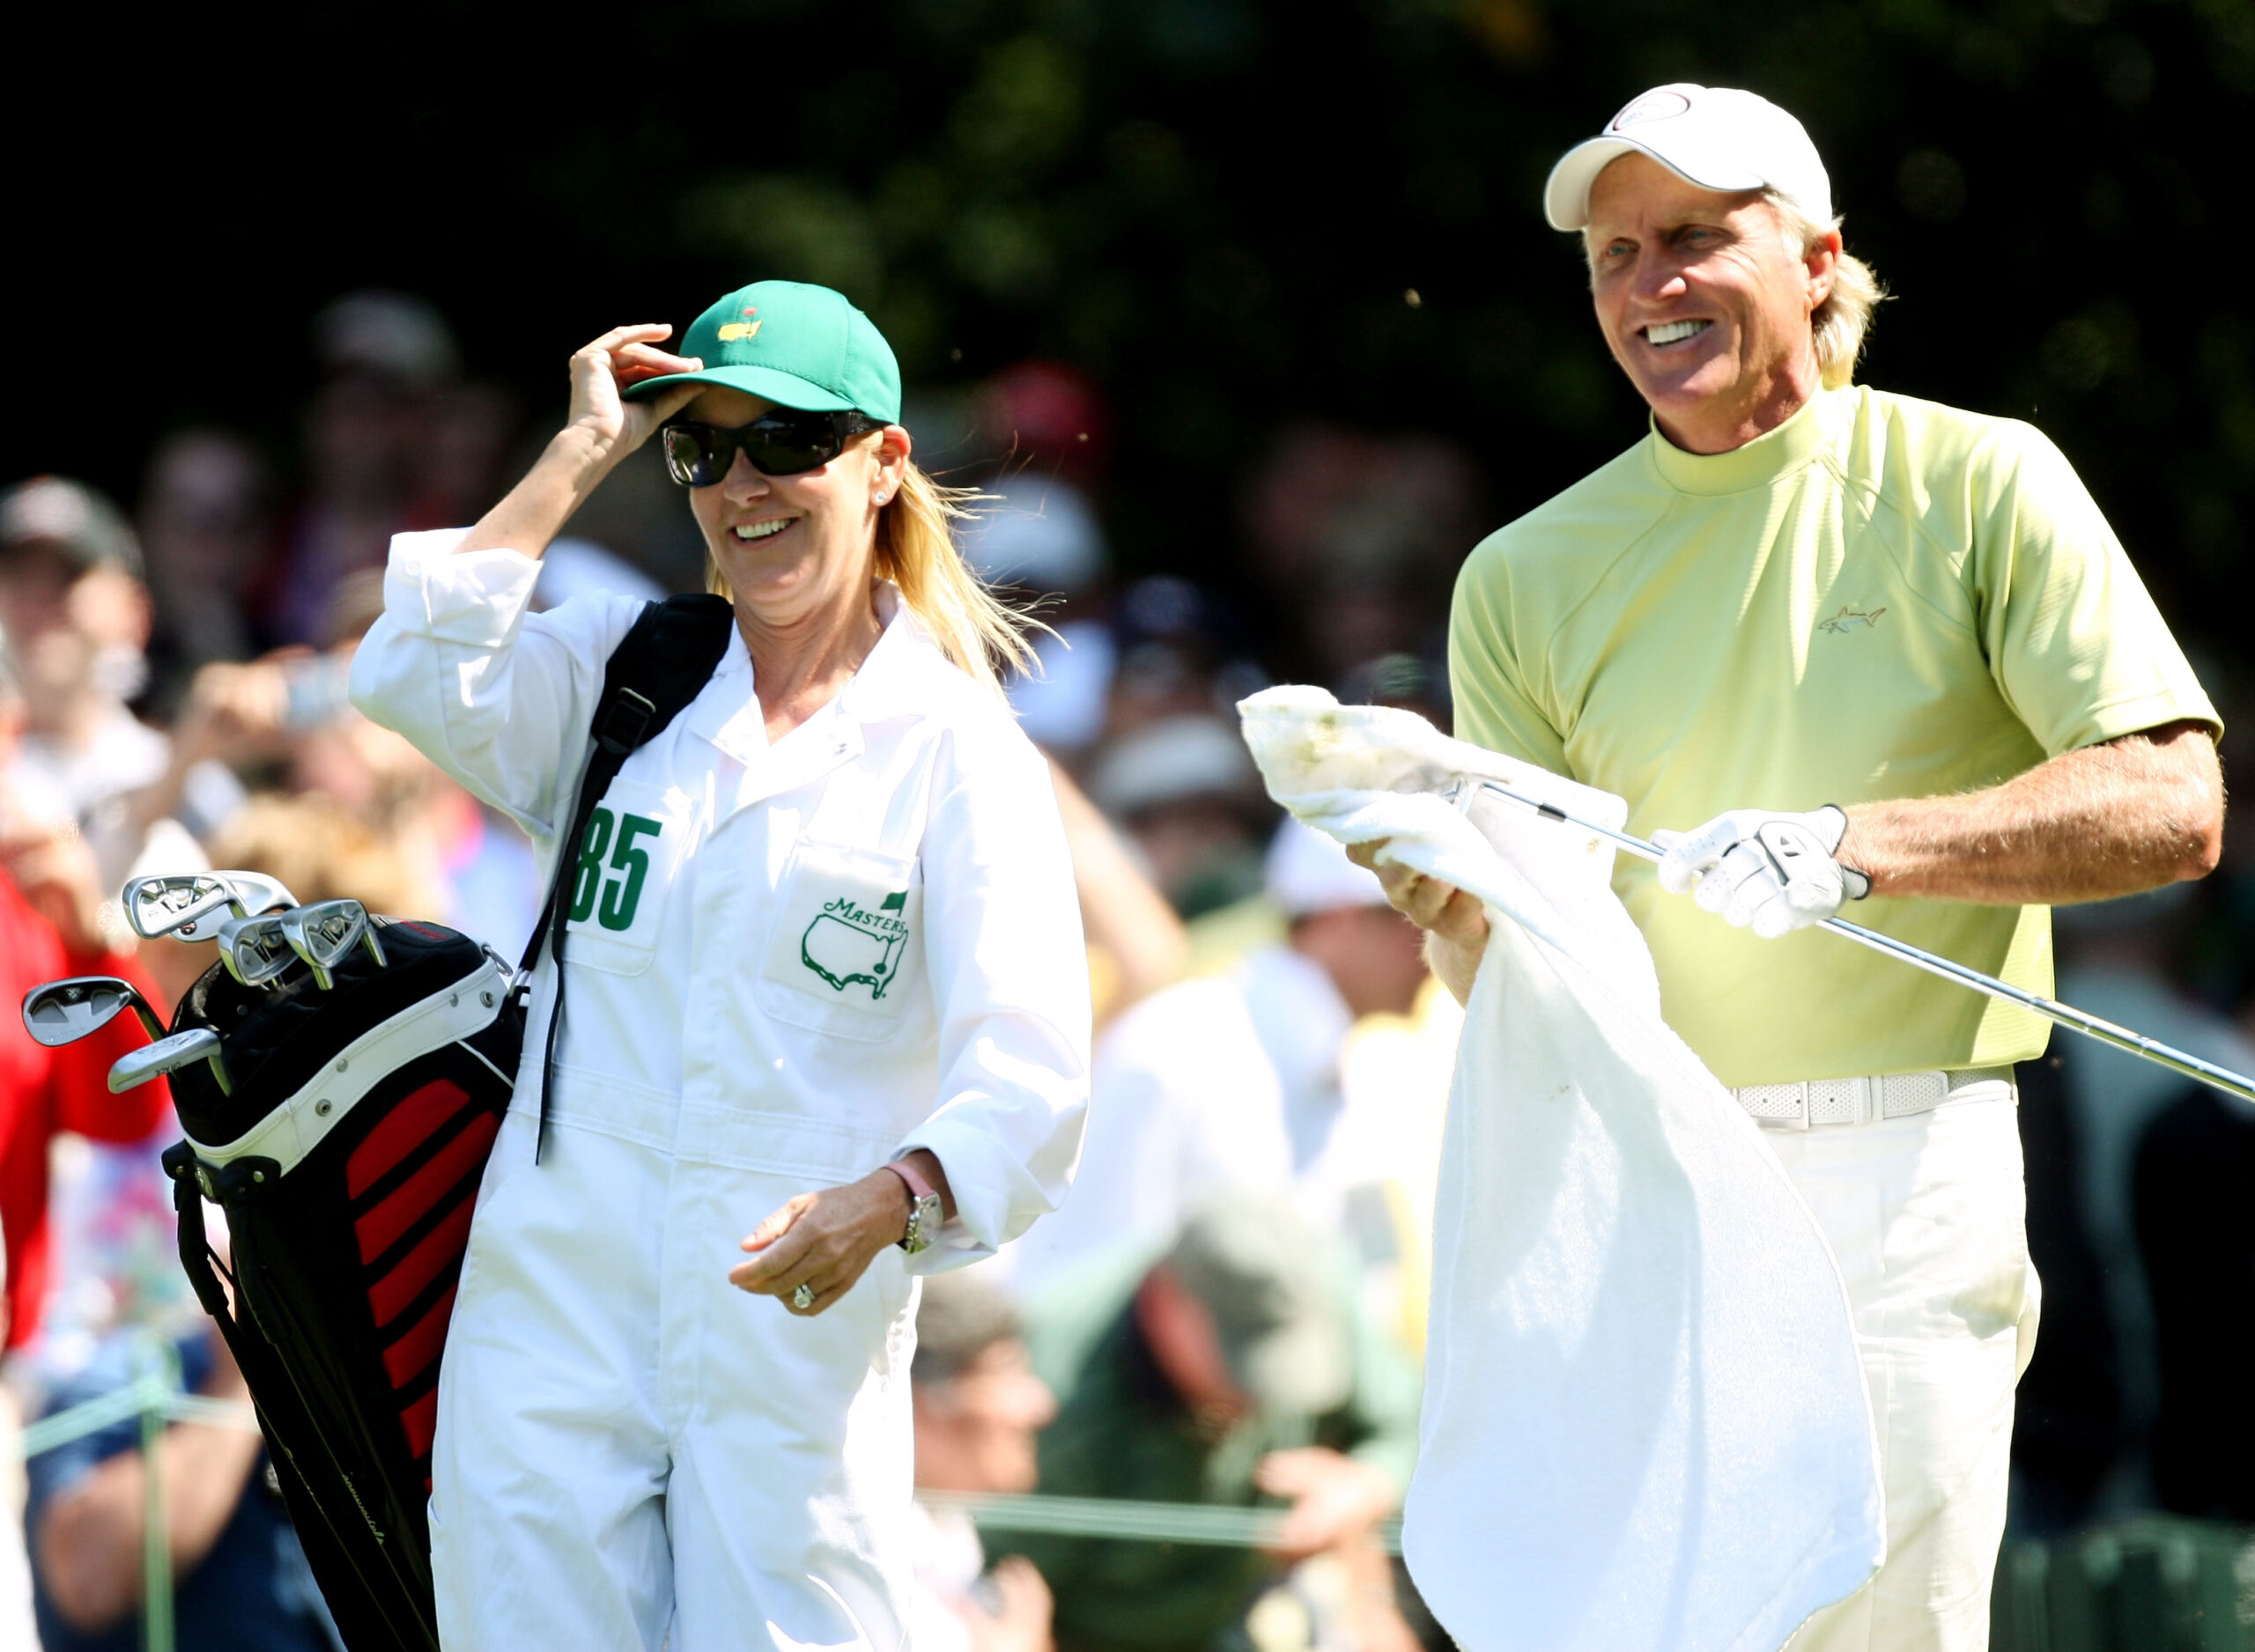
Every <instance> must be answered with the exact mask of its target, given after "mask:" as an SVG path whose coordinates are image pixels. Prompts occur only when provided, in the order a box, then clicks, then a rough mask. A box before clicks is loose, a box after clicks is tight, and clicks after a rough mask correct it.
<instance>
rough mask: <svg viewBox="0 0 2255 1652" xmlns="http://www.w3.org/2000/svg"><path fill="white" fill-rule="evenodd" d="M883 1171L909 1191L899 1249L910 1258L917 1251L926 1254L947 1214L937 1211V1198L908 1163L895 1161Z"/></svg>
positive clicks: (930, 1187)
mask: <svg viewBox="0 0 2255 1652" xmlns="http://www.w3.org/2000/svg"><path fill="white" fill-rule="evenodd" d="M884 1168H885V1169H888V1170H890V1171H891V1172H892V1173H893V1174H894V1175H895V1176H898V1177H899V1178H900V1181H901V1185H903V1186H904V1187H906V1189H907V1190H908V1231H907V1232H906V1233H905V1234H903V1235H900V1248H901V1249H902V1250H906V1252H907V1253H908V1254H909V1255H910V1256H912V1257H913V1256H914V1255H915V1254H916V1253H917V1252H918V1251H920V1250H930V1249H931V1248H932V1242H933V1241H934V1240H935V1239H937V1238H938V1237H939V1236H940V1224H941V1223H942V1222H943V1221H946V1220H947V1213H945V1212H944V1211H943V1210H942V1209H941V1208H940V1196H939V1195H938V1194H937V1193H935V1192H934V1191H932V1184H930V1183H929V1182H927V1181H926V1180H925V1179H924V1177H923V1176H922V1175H921V1173H920V1172H919V1171H918V1170H917V1169H916V1167H915V1166H914V1165H913V1164H911V1163H909V1162H908V1161H907V1160H906V1159H895V1160H893V1161H892V1162H891V1163H890V1164H888V1165H886V1166H885V1167H884Z"/></svg>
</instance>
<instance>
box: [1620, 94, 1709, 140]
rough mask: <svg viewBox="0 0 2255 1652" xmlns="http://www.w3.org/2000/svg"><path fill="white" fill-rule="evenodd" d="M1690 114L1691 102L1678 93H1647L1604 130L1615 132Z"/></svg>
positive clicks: (1633, 102) (1632, 103) (1634, 101)
mask: <svg viewBox="0 0 2255 1652" xmlns="http://www.w3.org/2000/svg"><path fill="white" fill-rule="evenodd" d="M1690 112H1691V100H1690V99H1689V98H1687V97H1685V96H1684V95H1683V94H1682V92H1645V94H1644V95H1643V96H1642V97H1640V98H1638V99H1636V100H1633V101H1632V102H1630V104H1629V106H1628V107H1626V108H1624V109H1623V110H1622V111H1621V113H1620V114H1616V115H1615V116H1614V117H1613V118H1612V120H1610V121H1609V122H1607V123H1606V127H1605V129H1606V130H1607V131H1608V132H1617V131H1619V130H1620V129H1622V128H1623V127H1624V126H1637V125H1640V124H1642V123H1643V122H1646V121H1667V120H1672V119H1674V118H1675V116H1677V115H1679V114H1689V113H1690Z"/></svg>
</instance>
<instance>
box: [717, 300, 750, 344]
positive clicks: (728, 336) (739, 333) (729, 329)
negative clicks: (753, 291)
mask: <svg viewBox="0 0 2255 1652" xmlns="http://www.w3.org/2000/svg"><path fill="white" fill-rule="evenodd" d="M743 313H744V314H746V315H757V314H758V313H759V306H758V305H756V304H755V305H751V306H747V307H746V308H745V310H744V311H743ZM758 336H759V323H758V322H757V321H730V322H728V324H727V325H725V326H723V327H722V328H721V343H724V344H733V343H736V340H738V339H740V338H758Z"/></svg>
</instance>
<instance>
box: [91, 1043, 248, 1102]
mask: <svg viewBox="0 0 2255 1652" xmlns="http://www.w3.org/2000/svg"><path fill="white" fill-rule="evenodd" d="M199 1061H208V1062H210V1063H211V1076H212V1077H213V1078H214V1079H216V1080H218V1085H219V1094H220V1095H233V1094H234V1093H235V1083H234V1080H233V1079H231V1078H229V1077H228V1076H227V1064H226V1062H225V1061H224V1060H222V1059H221V1058H220V1057H219V1035H218V1033H215V1032H213V1031H212V1030H211V1029H210V1028H209V1027H191V1028H189V1029H188V1030H187V1031H186V1032H176V1033H174V1034H173V1035H172V1036H170V1037H169V1038H159V1039H158V1040H157V1042H156V1043H154V1044H146V1045H144V1046H143V1047H142V1048H141V1049H138V1050H136V1051H133V1053H132V1054H130V1055H125V1056H120V1057H119V1058H117V1060H116V1061H115V1062H114V1063H113V1064H112V1065H111V1066H110V1070H109V1088H110V1093H111V1094H112V1095H116V1094H117V1093H118V1092H119V1091H121V1090H129V1089H131V1088H133V1087H134V1086H135V1085H137V1084H146V1083H147V1082H148V1081H149V1080H151V1079H153V1078H155V1077H156V1076H157V1075H158V1074H159V1073H174V1072H177V1071H179V1069H181V1067H189V1066H195V1065H196V1063H197V1062H199Z"/></svg>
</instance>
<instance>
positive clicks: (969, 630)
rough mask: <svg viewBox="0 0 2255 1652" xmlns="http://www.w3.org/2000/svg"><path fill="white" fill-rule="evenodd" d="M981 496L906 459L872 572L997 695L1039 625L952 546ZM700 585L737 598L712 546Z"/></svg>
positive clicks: (1029, 657)
mask: <svg viewBox="0 0 2255 1652" xmlns="http://www.w3.org/2000/svg"><path fill="white" fill-rule="evenodd" d="M986 497H987V496H986V495H984V494H982V493H980V491H979V490H978V489H976V488H950V487H944V486H943V485H942V484H940V483H936V482H935V481H933V480H932V478H931V476H929V475H928V474H927V473H926V472H925V471H924V469H923V468H921V467H920V466H919V465H917V464H916V463H915V462H913V461H911V462H910V463H909V465H908V467H907V470H906V474H905V475H903V476H902V477H901V480H900V489H899V490H898V492H896V493H895V494H894V495H893V496H892V498H891V499H890V500H889V501H887V502H886V503H885V505H883V506H882V507H881V508H880V509H879V510H878V512H877V546H876V572H877V576H878V578H880V579H890V580H891V581H892V583H893V584H894V585H896V586H898V587H899V589H900V600H901V601H904V602H906V604H907V605H908V611H909V612H910V613H912V614H913V615H914V616H916V618H917V620H918V622H919V623H921V624H922V625H923V627H924V629H925V630H926V631H929V632H930V633H931V635H932V640H933V641H934V642H935V643H936V644H937V645H939V650H940V652H941V653H943V654H945V655H946V656H947V658H948V660H949V662H950V664H952V665H954V666H955V667H957V668H958V669H960V670H962V671H963V672H965V674H967V675H969V676H970V677H971V678H972V680H973V681H975V682H979V683H980V684H982V685H983V686H985V687H986V688H988V689H991V690H993V691H994V693H996V694H1000V693H1002V679H1003V677H1004V676H1005V675H1009V673H1012V672H1021V671H1027V670H1030V669H1031V667H1032V665H1033V647H1032V645H1031V644H1030V643H1028V642H1027V641H1026V633H1027V632H1028V631H1031V630H1032V629H1033V628H1034V627H1036V626H1038V625H1039V624H1040V622H1039V620H1036V619H1034V618H1033V617H1032V616H1031V615H1029V614H1027V613H1025V612H1024V611H1023V610H1021V609H1019V608H1013V607H1012V606H1011V605H1010V604H1009V603H1008V602H1006V601H1003V600H1002V598H1001V597H999V596H997V595H995V594H994V592H993V591H991V590H989V589H988V588H987V585H986V583H985V582H984V581H983V580H981V579H980V577H979V576H978V575H977V574H976V573H974V572H972V570H971V564H968V563H966V562H965V561H964V559H963V553H962V552H961V551H959V550H957V549H956V543H955V524H956V523H957V522H963V521H968V520H971V519H972V518H973V517H974V516H976V515H977V514H978V513H977V512H975V511H973V510H972V508H971V506H972V505H973V504H974V503H975V502H976V501H977V500H979V499H981V498H986ZM705 588H706V590H707V591H710V592H711V593H712V594H713V595H714V596H719V597H726V598H728V600H729V601H735V600H736V595H735V593H734V592H732V591H731V590H730V589H729V588H728V576H727V575H726V574H724V573H722V572H721V564H719V563H718V562H717V561H715V560H714V559H713V553H712V550H711V549H710V548H707V549H706V552H705Z"/></svg>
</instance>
